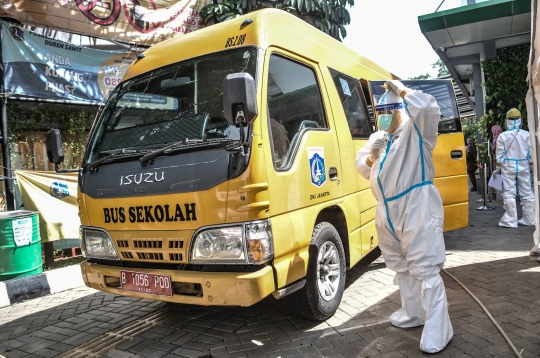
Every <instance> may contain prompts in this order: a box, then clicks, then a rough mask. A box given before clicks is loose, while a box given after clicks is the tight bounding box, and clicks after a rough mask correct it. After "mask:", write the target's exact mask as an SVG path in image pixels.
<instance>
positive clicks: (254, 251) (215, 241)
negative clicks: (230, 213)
mask: <svg viewBox="0 0 540 358" xmlns="http://www.w3.org/2000/svg"><path fill="white" fill-rule="evenodd" d="M273 256H274V250H273V246H272V233H271V230H270V224H269V222H268V221H258V222H250V223H245V224H240V225H236V226H224V227H219V228H213V229H208V230H202V231H200V232H199V233H198V234H197V236H196V237H195V240H194V242H193V245H192V250H191V263H194V264H197V263H200V264H202V263H219V264H248V263H249V264H262V263H264V262H267V261H268V260H270V259H271V258H272V257H273Z"/></svg>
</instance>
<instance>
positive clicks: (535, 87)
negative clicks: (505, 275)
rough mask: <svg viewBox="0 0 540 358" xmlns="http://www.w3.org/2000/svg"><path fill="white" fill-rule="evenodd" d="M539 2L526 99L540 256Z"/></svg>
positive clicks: (535, 2) (534, 14) (534, 252)
mask: <svg viewBox="0 0 540 358" xmlns="http://www.w3.org/2000/svg"><path fill="white" fill-rule="evenodd" d="M538 7H539V2H538V0H532V1H531V52H530V55H529V66H528V67H529V76H528V78H527V80H528V82H529V91H528V92H527V97H526V99H525V101H526V104H527V120H528V123H529V133H530V134H531V145H532V152H533V162H534V195H535V198H536V200H535V217H536V230H535V231H534V234H533V239H534V246H533V248H532V249H531V255H538V254H540V230H539V225H540V207H539V204H538V203H539V196H538V183H539V182H538V180H539V179H540V177H539V168H538V158H539V156H540V152H539V150H540V130H539V127H540V126H539V122H538V119H539V118H540V115H539V114H540V113H539V111H538V110H539V109H540V68H539V67H540V62H539V61H540V34H539V32H540V27H539V26H537V20H536V17H537V14H538V10H539V8H538Z"/></svg>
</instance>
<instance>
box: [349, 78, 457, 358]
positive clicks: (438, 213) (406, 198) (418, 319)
mask: <svg viewBox="0 0 540 358" xmlns="http://www.w3.org/2000/svg"><path fill="white" fill-rule="evenodd" d="M386 85H387V87H388V86H389V87H391V88H392V90H390V91H387V92H386V93H385V95H383V97H382V98H381V100H380V101H379V105H378V106H377V111H378V108H383V107H384V106H382V105H385V104H388V103H391V102H403V108H402V109H396V111H400V115H401V124H400V125H399V127H397V129H395V130H393V132H392V133H388V132H386V131H382V130H380V131H378V132H375V133H373V134H372V135H371V136H370V138H369V140H368V142H367V143H366V145H365V146H364V147H363V148H362V149H360V150H359V151H358V153H357V155H356V168H357V170H358V172H359V173H360V174H361V175H362V176H363V177H364V178H366V179H369V180H370V183H371V190H372V192H373V195H374V196H375V198H376V199H377V209H376V214H375V226H376V230H377V235H378V238H379V247H380V249H381V252H382V255H383V258H384V260H385V262H386V265H387V266H388V267H389V268H390V269H392V270H394V271H396V276H395V278H394V283H395V284H397V285H399V292H400V295H401V303H402V308H401V309H399V310H398V311H397V312H395V313H394V314H392V316H391V317H390V321H391V322H392V324H393V325H394V326H397V327H402V328H407V327H416V326H421V325H424V329H423V332H422V338H421V340H420V349H421V350H422V351H424V352H428V353H435V352H439V351H441V350H442V349H444V348H445V347H446V345H447V344H448V342H449V341H450V340H451V339H452V336H453V328H452V324H451V323H450V317H449V315H448V303H447V299H446V291H445V288H444V283H443V280H442V278H441V276H440V273H439V272H440V270H441V268H442V267H443V263H444V261H445V260H446V256H445V246H444V238H443V220H444V219H443V217H444V212H443V205H442V201H441V198H440V195H439V192H438V190H437V188H436V187H435V185H433V177H434V172H435V169H434V166H433V161H432V151H433V148H434V147H435V143H436V141H437V136H438V124H439V120H440V116H441V112H440V108H439V106H438V105H437V102H436V100H435V98H434V97H433V96H431V95H429V94H425V93H423V92H422V91H413V90H410V89H407V88H405V87H404V86H403V84H402V83H401V82H399V81H387V82H386ZM396 93H397V94H400V95H401V97H403V99H404V101H403V100H402V98H401V97H400V96H398V95H397V94H396ZM394 116H395V114H394ZM390 128H395V125H394V123H393V125H392V126H391V127H390ZM381 138H387V144H386V148H384V150H382V151H381V154H380V156H379V157H378V158H373V153H374V150H373V149H374V148H375V153H376V152H377V146H378V143H380V142H381V141H380V140H381ZM376 154H377V153H376ZM371 162H373V163H372V166H370V164H371Z"/></svg>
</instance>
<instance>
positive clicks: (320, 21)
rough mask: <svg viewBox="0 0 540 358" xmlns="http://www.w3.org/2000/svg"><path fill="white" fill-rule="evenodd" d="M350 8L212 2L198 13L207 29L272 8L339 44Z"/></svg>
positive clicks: (303, 0) (278, 0) (282, 1)
mask: <svg viewBox="0 0 540 358" xmlns="http://www.w3.org/2000/svg"><path fill="white" fill-rule="evenodd" d="M353 5H354V0H270V1H261V0H225V1H220V0H213V3H212V4H208V5H206V6H205V7H203V8H202V9H201V18H202V20H203V23H204V24H205V25H207V26H208V25H213V24H215V23H218V22H223V21H227V20H229V19H232V18H235V17H236V16H238V15H242V14H247V13H249V12H252V11H257V10H260V9H264V8H275V9H280V10H284V11H287V12H288V13H290V14H293V15H295V16H297V17H299V18H300V19H302V20H304V21H306V22H307V23H309V24H311V25H313V26H315V27H316V28H318V29H319V30H321V31H323V32H324V33H326V34H328V35H330V36H332V37H333V38H335V39H337V40H338V41H341V40H342V39H344V38H345V37H346V36H347V31H346V30H345V25H348V24H349V23H350V22H351V17H350V15H349V11H347V9H346V6H353Z"/></svg>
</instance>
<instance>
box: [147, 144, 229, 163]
mask: <svg viewBox="0 0 540 358" xmlns="http://www.w3.org/2000/svg"><path fill="white" fill-rule="evenodd" d="M233 140H235V139H231V138H213V139H189V138H186V139H184V140H182V141H180V142H175V143H173V144H170V145H167V146H165V147H163V148H160V149H157V150H154V151H153V152H150V153H148V154H146V155H143V156H142V157H141V158H140V159H139V163H141V165H142V166H143V167H144V166H146V163H147V162H148V161H149V160H150V159H152V158H154V157H156V156H158V155H160V154H163V153H164V152H165V151H167V150H169V149H172V148H175V147H184V146H190V145H193V144H197V143H219V142H230V141H233Z"/></svg>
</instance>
